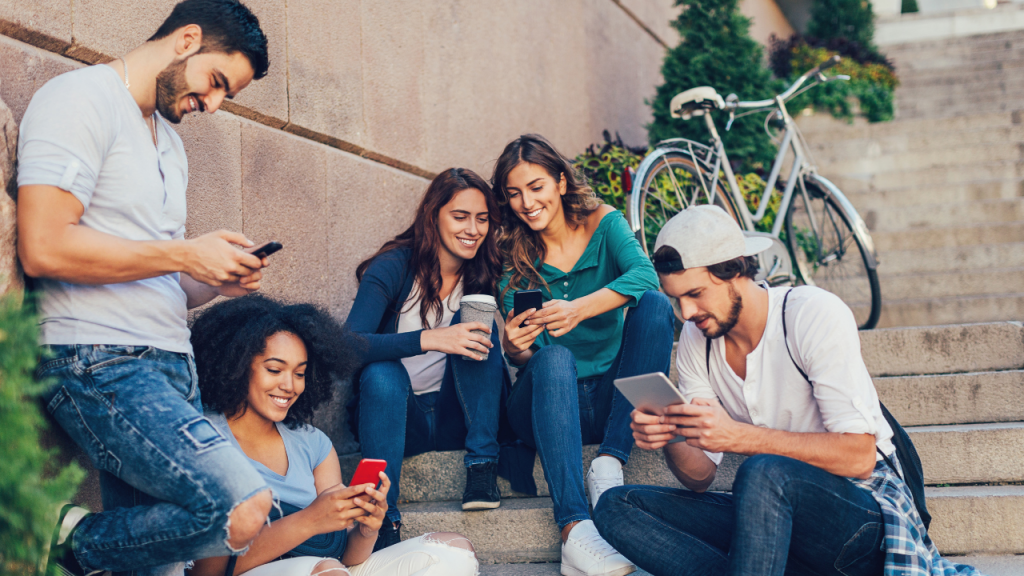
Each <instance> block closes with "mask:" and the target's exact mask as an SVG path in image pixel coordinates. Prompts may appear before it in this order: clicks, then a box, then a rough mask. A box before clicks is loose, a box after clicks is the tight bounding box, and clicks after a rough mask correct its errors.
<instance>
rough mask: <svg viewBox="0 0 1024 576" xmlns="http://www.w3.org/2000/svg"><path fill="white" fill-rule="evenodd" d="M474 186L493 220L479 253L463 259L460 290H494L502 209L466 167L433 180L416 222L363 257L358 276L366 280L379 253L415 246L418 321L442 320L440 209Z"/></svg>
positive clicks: (486, 291)
mask: <svg viewBox="0 0 1024 576" xmlns="http://www.w3.org/2000/svg"><path fill="white" fill-rule="evenodd" d="M471 189H476V190H479V191H480V193H482V194H483V195H484V200H485V201H486V202H487V212H488V220H489V225H488V229H487V235H486V236H484V238H483V244H481V246H480V248H479V249H478V250H477V253H476V256H475V257H473V259H472V260H466V261H464V262H463V263H462V269H461V270H460V271H459V274H461V276H462V293H463V294H488V295H491V296H493V295H494V293H495V291H496V289H497V284H498V276H499V274H501V257H500V256H499V254H498V246H497V242H496V241H495V239H494V238H495V236H497V231H498V229H499V227H500V226H501V213H500V211H499V209H498V203H497V201H496V200H495V198H494V192H492V191H491V187H490V186H489V185H488V184H487V181H486V180H484V179H483V178H481V177H480V175H479V174H477V173H476V172H473V171H472V170H469V169H466V168H449V169H447V170H445V171H444V172H441V173H440V174H438V175H437V176H436V177H435V178H434V180H433V181H431V183H430V186H428V187H427V192H426V193H425V194H424V195H423V200H421V201H420V206H419V208H417V209H416V219H415V220H413V223H412V226H409V228H407V229H406V230H405V232H402V233H401V234H399V235H398V236H395V237H394V238H393V239H392V240H389V241H388V242H387V243H385V244H384V246H382V247H381V249H380V250H378V251H377V253H376V254H374V255H373V256H370V257H369V258H367V259H366V260H363V262H362V263H360V264H359V266H358V267H357V268H356V280H358V281H359V282H362V280H363V274H365V273H366V270H367V269H368V268H369V267H370V264H372V263H373V261H374V260H375V259H376V258H377V257H378V256H380V255H381V254H384V253H386V252H390V251H392V250H397V249H399V248H409V249H410V250H412V259H411V261H410V264H411V266H412V267H413V269H414V273H415V279H416V284H417V285H418V286H419V291H418V293H417V295H416V300H415V302H419V303H420V321H421V322H422V323H423V325H424V326H431V325H433V324H436V323H437V322H440V321H441V318H442V317H443V314H444V311H443V310H442V309H441V306H442V304H441V263H440V261H439V260H438V257H437V253H438V250H442V249H443V248H442V246H441V234H440V232H439V231H438V228H437V221H438V214H440V212H441V208H443V207H444V206H445V205H446V204H448V203H449V202H451V200H452V198H454V197H455V195H456V194H458V193H459V192H462V191H463V190H471ZM404 304H405V303H404V302H399V303H398V307H399V310H396V312H400V311H401V310H400V309H401V307H402V306H403V305H404ZM428 314H433V315H434V318H435V322H434V323H433V324H432V323H430V322H428V321H427V315H428Z"/></svg>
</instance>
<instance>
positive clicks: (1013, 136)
mask: <svg viewBox="0 0 1024 576" xmlns="http://www.w3.org/2000/svg"><path fill="white" fill-rule="evenodd" d="M846 131H849V132H851V133H853V132H856V128H855V127H852V126H849V125H847V124H839V125H837V126H836V132H837V133H836V134H832V135H830V136H831V137H830V138H829V139H824V138H815V139H810V138H808V146H809V148H810V151H811V155H812V156H813V157H814V160H815V161H816V162H817V163H818V166H819V168H820V167H823V166H831V164H833V163H835V162H837V161H840V160H845V159H848V158H860V157H884V156H886V155H888V154H895V153H906V152H926V151H936V152H942V151H947V150H951V149H953V146H952V143H954V142H955V143H956V146H958V147H968V146H970V147H975V146H989V145H995V144H999V145H1004V146H1015V145H1016V144H1017V143H1020V142H1022V141H1024V127H1021V126H1020V125H1014V124H1009V123H1007V124H1005V125H1002V126H998V127H993V126H989V127H985V128H980V129H972V128H967V129H964V130H949V131H946V132H935V133H929V134H917V133H915V132H910V131H907V132H904V133H901V134H891V135H888V136H882V137H876V138H861V137H857V138H852V137H851V138H842V135H843V134H842V133H843V132H846Z"/></svg>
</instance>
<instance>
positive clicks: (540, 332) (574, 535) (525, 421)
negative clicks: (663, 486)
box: [492, 134, 673, 576]
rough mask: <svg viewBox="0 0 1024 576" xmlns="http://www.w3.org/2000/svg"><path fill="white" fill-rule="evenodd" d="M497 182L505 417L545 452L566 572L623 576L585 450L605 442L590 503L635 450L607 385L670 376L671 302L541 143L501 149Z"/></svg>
mask: <svg viewBox="0 0 1024 576" xmlns="http://www.w3.org/2000/svg"><path fill="white" fill-rule="evenodd" d="M492 184H493V186H494V190H495V192H496V194H497V195H498V198H499V203H500V204H501V209H502V217H503V218H502V219H503V222H505V228H504V230H503V234H502V238H501V239H500V240H499V247H500V251H501V252H502V254H503V255H504V257H505V267H504V268H505V272H504V276H503V277H502V280H501V283H500V285H499V292H500V296H501V303H502V310H503V313H504V314H506V322H505V333H504V337H503V339H502V347H503V348H504V350H505V353H506V355H507V356H508V359H509V361H510V362H511V364H512V365H514V366H517V367H519V374H518V377H517V379H516V383H515V385H514V386H513V388H512V393H511V394H510V396H509V399H508V417H509V421H510V423H511V425H512V428H513V429H514V430H515V432H516V434H517V435H518V436H519V438H520V439H522V440H523V442H524V443H526V444H527V445H529V446H531V447H533V448H535V449H536V450H537V452H538V453H539V455H540V459H541V464H542V466H543V468H544V476H545V479H546V480H547V483H548V487H549V489H550V491H551V498H552V501H553V504H554V512H555V520H556V521H557V522H558V527H559V528H560V529H561V531H562V542H563V544H562V574H580V575H586V576H598V575H608V576H610V575H619V574H628V573H630V572H632V571H633V570H635V567H634V566H633V565H632V564H631V563H630V562H629V561H628V560H626V559H625V558H624V557H623V556H621V555H620V554H618V553H617V552H616V551H615V550H614V549H612V548H611V546H609V545H608V544H607V543H606V542H605V541H604V540H603V539H602V538H601V537H600V535H599V534H598V533H597V529H596V528H595V527H594V523H593V522H592V521H591V520H590V515H589V513H588V507H587V496H585V495H584V480H583V454H582V450H583V444H590V443H598V442H600V443H601V448H600V450H599V456H598V457H597V458H596V459H595V460H594V462H593V463H592V465H591V467H590V471H589V472H588V473H587V479H586V492H587V493H588V495H589V497H590V503H591V504H594V505H596V504H597V500H598V499H599V498H600V495H601V494H602V493H603V492H604V491H605V490H607V489H608V488H611V487H613V486H621V485H622V465H623V464H625V463H626V462H627V461H628V459H629V454H630V451H631V449H632V447H633V436H632V431H631V430H630V427H629V424H630V417H629V413H630V412H631V411H632V407H631V406H630V404H629V402H628V401H627V400H626V399H625V398H624V397H623V396H622V394H621V393H619V392H618V390H616V389H615V387H614V384H613V381H614V380H615V379H617V378H625V377H627V376H636V375H639V374H647V373H651V372H665V373H666V374H667V372H668V369H669V361H670V358H671V353H672V336H673V316H672V308H671V305H670V304H669V301H668V298H666V297H665V296H664V295H663V294H661V293H660V292H658V291H657V289H658V277H657V274H656V273H655V272H654V267H653V266H652V264H651V262H650V260H649V259H648V258H647V257H646V256H645V255H644V252H643V249H642V248H641V247H640V244H639V243H638V242H637V240H636V238H635V237H634V236H633V234H632V232H630V230H629V226H628V225H627V224H626V220H625V218H623V216H622V213H621V212H619V211H618V210H615V209H614V208H612V207H611V206H608V205H606V204H602V203H601V202H600V201H599V200H598V199H597V197H596V196H595V195H594V192H593V191H592V190H591V189H590V188H589V187H588V186H587V185H586V184H585V183H583V182H582V181H581V179H580V177H579V176H578V175H577V174H576V172H575V170H574V169H573V167H572V164H571V163H570V162H569V160H568V159H566V158H565V157H564V156H562V155H561V154H559V153H558V152H557V151H556V150H555V149H554V147H552V146H551V144H550V143H549V142H548V141H547V140H545V139H544V138H543V137H541V136H537V135H532V134H528V135H525V136H520V137H519V138H517V139H516V140H514V141H512V142H511V143H510V144H509V145H508V146H506V147H505V150H504V152H502V155H501V157H500V158H499V159H498V162H497V164H496V165H495V169H494V176H493V177H492ZM532 288H539V289H541V290H542V292H543V294H544V300H545V301H544V304H543V307H542V308H541V309H540V310H531V311H527V312H524V313H523V314H521V315H519V316H513V314H514V311H513V299H514V294H515V292H516V291H517V290H525V289H532ZM624 307H625V308H630V311H629V313H628V314H625V315H624V314H623V310H622V309H623V308H624Z"/></svg>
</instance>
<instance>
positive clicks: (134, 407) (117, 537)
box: [37, 345, 267, 574]
mask: <svg viewBox="0 0 1024 576" xmlns="http://www.w3.org/2000/svg"><path fill="white" fill-rule="evenodd" d="M48 349H49V350H50V352H51V354H50V358H49V359H48V360H45V361H44V362H42V363H41V364H40V365H39V369H38V371H37V375H38V376H39V378H40V379H46V380H48V381H49V383H50V384H51V388H50V390H49V392H48V393H47V394H46V395H45V396H44V400H45V401H46V408H47V410H48V411H49V412H50V414H52V415H53V417H54V419H55V420H56V421H57V422H58V423H59V424H60V426H61V427H62V428H63V429H64V430H65V431H66V432H67V433H68V435H70V436H71V439H72V440H74V441H75V443H77V444H78V445H79V446H80V447H81V448H82V449H83V450H84V451H85V453H86V454H87V455H88V456H89V458H90V459H91V460H92V463H93V465H94V466H95V467H96V468H97V469H98V470H99V471H100V479H101V482H102V489H103V507H104V511H103V512H101V513H98V514H94V515H91V516H89V517H87V518H86V519H85V520H83V521H82V522H81V523H80V524H79V528H78V530H77V531H76V532H75V535H74V539H73V541H72V549H73V550H74V552H75V557H76V558H77V559H78V561H79V563H80V564H81V565H82V568H84V569H85V570H86V572H87V573H88V572H90V571H94V570H111V571H115V572H126V571H138V572H141V573H147V574H168V573H174V572H177V573H178V574H180V573H181V572H182V569H183V568H184V563H185V562H188V561H190V560H195V559H199V558H207V557H210V556H227V555H229V554H231V553H232V550H231V548H230V546H229V545H228V543H227V539H228V531H227V530H228V518H229V516H230V514H231V512H232V510H234V508H235V506H237V505H238V504H239V503H241V502H243V501H245V500H247V499H249V498H250V497H252V496H254V495H255V494H257V493H258V492H260V491H263V490H266V489H267V486H266V484H265V483H264V482H263V479H262V478H261V477H260V475H259V473H258V472H256V470H255V469H254V468H253V466H252V464H250V463H249V461H248V459H247V458H246V457H245V455H244V454H242V453H241V452H240V451H238V450H237V449H236V448H234V447H233V446H232V445H231V443H230V442H228V441H227V439H226V438H224V437H223V436H222V435H221V434H220V433H219V432H218V431H217V429H216V428H215V427H214V426H213V424H211V423H210V422H209V421H208V420H207V419H206V418H204V417H203V412H202V404H201V403H200V400H199V387H198V378H197V377H196V370H195V362H194V361H193V359H192V357H191V356H189V355H187V354H179V353H174V352H167V351H165V350H160V349H157V348H152V347H147V346H104V345H74V346H49V347H48Z"/></svg>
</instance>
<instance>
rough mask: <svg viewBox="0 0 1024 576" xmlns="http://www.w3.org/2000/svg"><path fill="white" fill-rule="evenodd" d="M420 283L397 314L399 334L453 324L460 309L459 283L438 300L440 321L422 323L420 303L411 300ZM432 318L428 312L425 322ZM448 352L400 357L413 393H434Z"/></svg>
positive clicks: (439, 382)
mask: <svg viewBox="0 0 1024 576" xmlns="http://www.w3.org/2000/svg"><path fill="white" fill-rule="evenodd" d="M419 290H420V286H419V284H418V283H417V284H413V286H412V290H410V291H409V299H408V300H406V301H405V304H404V305H403V306H402V312H401V314H400V315H399V317H398V333H399V334H401V333H402V332H414V331H416V330H429V329H431V328H446V327H448V326H451V325H452V317H454V316H455V313H456V312H458V310H459V301H460V300H462V282H461V281H460V282H459V284H458V285H457V286H456V287H455V289H453V290H452V293H451V294H449V295H448V298H447V299H445V300H442V301H441V311H442V312H443V313H444V315H443V316H442V318H441V321H440V322H438V323H437V324H436V325H434V326H424V325H423V322H422V321H421V320H420V303H419V302H415V303H414V301H415V300H416V299H417V297H418V293H419ZM433 319H434V315H433V314H430V313H428V314H427V321H428V322H430V321H432V320H433ZM447 356H448V355H447V354H445V353H444V352H435V351H431V352H424V353H423V354H420V355H418V356H410V357H408V358H402V364H403V365H404V366H405V370H406V371H407V372H409V380H411V381H412V393H413V394H416V395H419V394H426V393H427V392H437V391H438V390H440V389H441V380H443V379H444V368H445V360H446V359H447Z"/></svg>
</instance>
